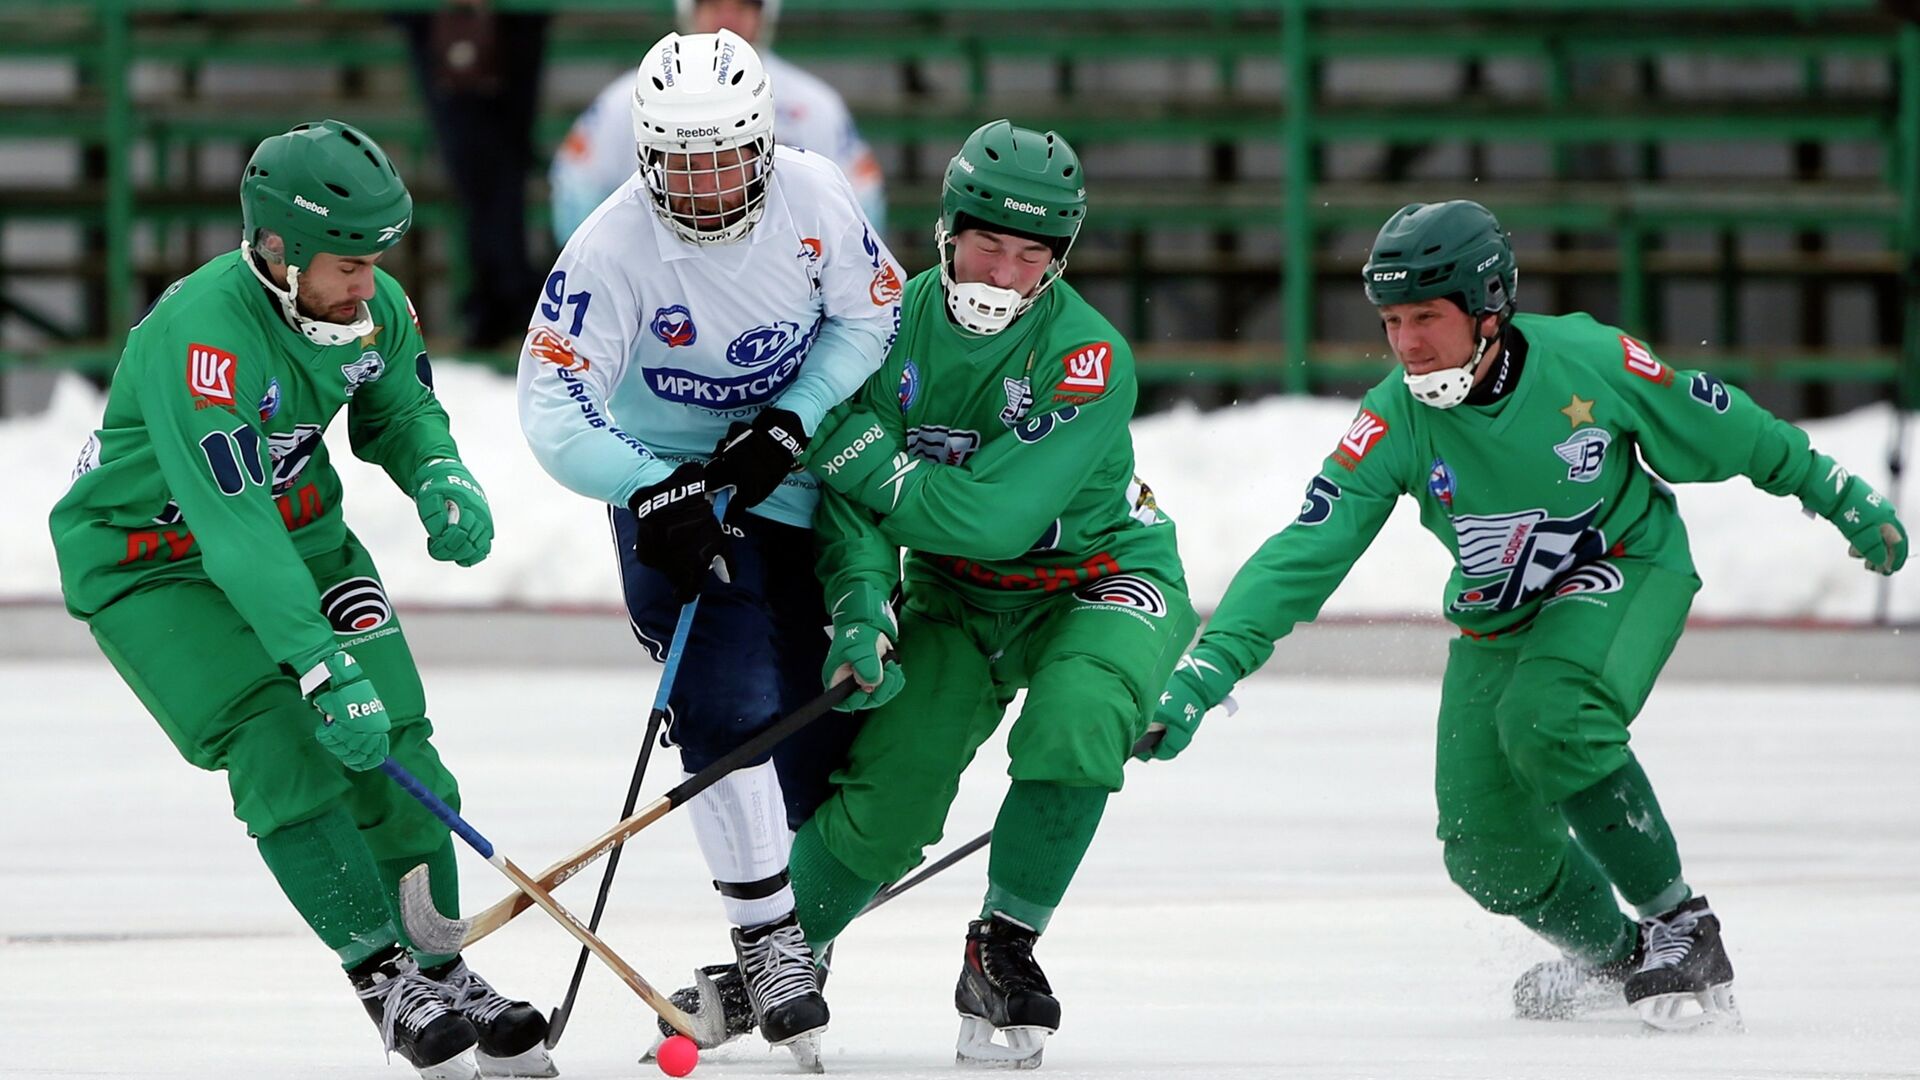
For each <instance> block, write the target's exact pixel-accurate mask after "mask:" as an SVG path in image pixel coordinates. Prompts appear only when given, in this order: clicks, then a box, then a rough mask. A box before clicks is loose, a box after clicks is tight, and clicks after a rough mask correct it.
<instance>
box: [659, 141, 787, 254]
mask: <svg viewBox="0 0 1920 1080" xmlns="http://www.w3.org/2000/svg"><path fill="white" fill-rule="evenodd" d="M749 151H751V154H749ZM675 155H677V156H682V157H687V158H688V159H689V166H688V167H685V168H679V169H673V168H668V166H667V159H668V157H669V156H675ZM708 155H711V156H712V158H713V160H714V161H715V162H716V163H717V162H719V161H721V160H722V159H723V158H729V157H731V158H737V159H740V163H739V164H724V165H723V164H715V165H712V166H709V167H704V168H693V167H691V159H692V158H694V157H705V156H708ZM640 173H641V175H642V176H644V177H645V178H646V181H647V194H648V195H649V196H651V197H652V199H653V209H654V212H655V213H657V214H659V215H660V220H661V221H663V222H665V223H666V226H667V228H669V229H672V230H673V234H674V235H675V236H678V237H679V238H680V239H682V240H685V241H686V242H687V243H689V244H700V245H706V244H731V243H733V242H734V241H736V240H739V239H740V238H741V237H743V236H745V235H747V234H748V233H749V232H752V231H753V226H754V225H755V223H757V222H758V221H759V220H760V215H762V214H764V213H765V212H766V209H767V184H768V182H769V181H770V180H771V179H772V178H773V133H772V132H770V131H769V132H765V133H763V134H761V135H758V136H755V137H754V138H753V139H752V140H751V141H749V142H746V143H739V144H735V145H733V146H723V147H718V148H715V149H710V150H695V151H680V150H673V151H666V150H662V149H661V148H660V147H658V146H647V145H642V146H641V147H640ZM676 178H679V179H681V180H682V181H683V184H682V186H684V187H686V188H689V189H692V188H695V187H697V186H700V184H699V181H702V180H706V181H710V185H709V186H711V187H712V188H713V189H714V190H713V192H712V193H711V194H700V195H691V194H688V195H680V194H675V193H673V190H672V184H671V181H673V180H674V179H676ZM734 178H743V179H741V182H740V183H737V184H736V183H730V181H731V180H733V179H734ZM733 195H742V196H744V197H743V199H742V201H741V204H740V206H739V207H737V208H735V209H732V210H725V211H722V212H720V213H718V214H701V213H697V212H695V209H697V208H696V207H694V206H692V205H691V204H693V203H694V202H695V200H702V199H716V200H723V201H724V200H725V199H726V198H727V197H729V196H733ZM676 202H679V203H681V204H682V205H688V206H689V209H688V211H687V212H685V213H682V212H679V211H676V210H675V209H674V204H675V203H676ZM702 218H718V219H719V220H720V224H719V225H710V226H703V225H701V224H700V219H702Z"/></svg>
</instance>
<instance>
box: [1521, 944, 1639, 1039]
mask: <svg viewBox="0 0 1920 1080" xmlns="http://www.w3.org/2000/svg"><path fill="white" fill-rule="evenodd" d="M1633 938H1634V944H1633V949H1632V951H1631V952H1629V953H1627V955H1626V956H1623V957H1621V958H1620V959H1618V960H1615V961H1614V962H1612V963H1611V964H1590V963H1588V962H1586V961H1585V960H1580V959H1577V958H1575V957H1572V956H1562V957H1560V959H1558V960H1543V961H1541V962H1540V963H1538V964H1535V965H1533V966H1532V967H1530V968H1528V969H1527V970H1526V972H1525V973H1524V974H1522V975H1521V976H1520V977H1519V978H1518V979H1516V980H1514V984H1513V1015H1514V1016H1516V1017H1519V1018H1520V1019H1522V1020H1572V1019H1574V1018H1576V1017H1580V1016H1585V1015H1587V1014H1588V1013H1593V1012H1598V1011H1600V1010H1602V1009H1609V1008H1613V1007H1615V1006H1618V1005H1625V1004H1626V1003H1627V999H1626V996H1625V990H1626V985H1627V976H1629V975H1631V974H1633V973H1634V971H1635V970H1636V969H1638V968H1639V967H1640V961H1641V958H1642V955H1643V948H1644V943H1643V939H1642V937H1641V935H1640V932H1639V927H1635V928H1634V935H1633Z"/></svg>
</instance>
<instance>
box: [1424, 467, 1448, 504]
mask: <svg viewBox="0 0 1920 1080" xmlns="http://www.w3.org/2000/svg"><path fill="white" fill-rule="evenodd" d="M1427 494H1429V495H1431V496H1433V497H1434V498H1436V499H1438V500H1440V505H1441V506H1444V507H1446V508H1447V509H1448V510H1452V509H1453V470H1452V469H1449V468H1447V463H1446V462H1444V461H1442V460H1440V459H1439V458H1434V459H1433V468H1432V470H1431V471H1429V472H1428V473H1427Z"/></svg>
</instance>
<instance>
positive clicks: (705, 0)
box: [693, 0, 762, 42]
mask: <svg viewBox="0 0 1920 1080" xmlns="http://www.w3.org/2000/svg"><path fill="white" fill-rule="evenodd" d="M761 18H762V12H761V10H760V4H759V2H758V0H699V3H696V4H694V5H693V32H694V33H696V34H717V33H719V32H720V31H722V30H731V31H733V32H734V33H736V34H739V35H740V36H741V37H743V38H746V39H747V41H749V42H754V41H758V40H760V20H761Z"/></svg>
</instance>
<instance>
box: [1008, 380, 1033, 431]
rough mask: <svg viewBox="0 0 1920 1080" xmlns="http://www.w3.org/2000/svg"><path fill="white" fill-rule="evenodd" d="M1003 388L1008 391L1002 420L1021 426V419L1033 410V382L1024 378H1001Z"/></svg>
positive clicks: (1011, 424)
mask: <svg viewBox="0 0 1920 1080" xmlns="http://www.w3.org/2000/svg"><path fill="white" fill-rule="evenodd" d="M1000 385H1001V388H1002V389H1004V390H1005V391H1006V392H1007V405H1006V408H1004V409H1001V410H1000V422H1001V423H1003V424H1005V425H1007V426H1008V427H1010V428H1011V427H1019V426H1020V421H1022V420H1025V419H1026V418H1027V414H1028V413H1029V412H1032V411H1033V383H1032V382H1030V381H1028V380H1026V379H1024V378H1022V379H1001V380H1000Z"/></svg>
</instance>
